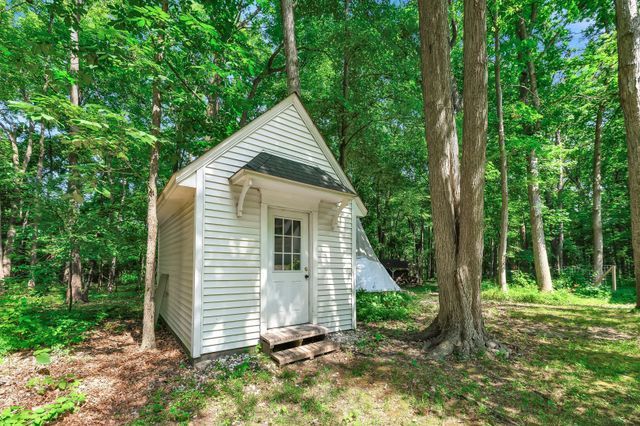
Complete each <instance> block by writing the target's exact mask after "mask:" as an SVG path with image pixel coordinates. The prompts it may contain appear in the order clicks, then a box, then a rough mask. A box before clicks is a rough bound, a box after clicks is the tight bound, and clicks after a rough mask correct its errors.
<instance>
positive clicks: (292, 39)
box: [280, 0, 300, 95]
mask: <svg viewBox="0 0 640 426" xmlns="http://www.w3.org/2000/svg"><path fill="white" fill-rule="evenodd" d="M280 6H281V8H282V31H283V34H284V53H285V56H286V69H287V90H288V92H289V94H291V93H297V94H298V95H300V76H299V73H298V48H297V47H296V33H295V20H294V18H293V0H280Z"/></svg>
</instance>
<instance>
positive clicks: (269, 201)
mask: <svg viewBox="0 0 640 426" xmlns="http://www.w3.org/2000/svg"><path fill="white" fill-rule="evenodd" d="M260 192H261V202H260V333H265V332H266V331H267V328H268V327H267V315H266V314H267V298H266V291H267V282H268V279H269V264H270V261H269V252H270V248H269V209H277V210H286V211H291V212H295V213H306V214H308V215H309V216H308V231H307V233H308V238H307V239H308V241H309V251H308V253H309V255H308V262H309V283H308V285H309V322H310V323H311V324H317V321H318V310H317V300H318V299H317V288H318V285H317V271H316V269H317V264H318V249H317V246H318V244H317V241H318V204H319V201H308V200H299V201H298V202H296V203H295V205H296V206H299V207H300V208H291V202H290V201H291V200H289V199H286V198H285V197H286V196H285V197H280V196H278V195H280V194H276V193H272V192H270V191H269V192H267V191H262V190H261V191H260Z"/></svg>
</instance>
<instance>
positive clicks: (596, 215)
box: [591, 103, 604, 282]
mask: <svg viewBox="0 0 640 426" xmlns="http://www.w3.org/2000/svg"><path fill="white" fill-rule="evenodd" d="M603 115H604V103H602V104H600V105H599V106H598V113H597V115H596V131H595V137H594V143H593V210H592V212H591V223H592V228H593V273H594V276H595V277H594V278H595V281H596V282H598V281H599V280H600V278H601V277H602V274H603V273H604V270H603V269H604V239H603V236H602V157H601V146H602V118H603Z"/></svg>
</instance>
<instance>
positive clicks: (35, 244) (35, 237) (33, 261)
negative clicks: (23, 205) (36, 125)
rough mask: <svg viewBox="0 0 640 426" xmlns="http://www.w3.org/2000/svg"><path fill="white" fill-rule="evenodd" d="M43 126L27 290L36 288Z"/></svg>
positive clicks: (42, 167)
mask: <svg viewBox="0 0 640 426" xmlns="http://www.w3.org/2000/svg"><path fill="white" fill-rule="evenodd" d="M46 89H47V83H45V92H46ZM45 130H46V129H45V126H44V123H42V122H41V123H40V139H39V143H38V148H39V151H38V165H37V168H36V189H37V191H38V194H37V195H36V213H35V215H34V216H35V217H34V222H33V235H32V236H31V249H30V258H31V259H30V261H29V265H30V272H29V274H30V276H29V284H28V285H29V288H34V287H35V286H36V278H35V267H36V264H37V263H38V229H39V225H40V217H39V216H40V212H39V209H40V207H39V204H40V196H41V192H42V173H43V170H44V139H45Z"/></svg>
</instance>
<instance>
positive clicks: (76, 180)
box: [67, 0, 88, 306]
mask: <svg viewBox="0 0 640 426" xmlns="http://www.w3.org/2000/svg"><path fill="white" fill-rule="evenodd" d="M81 4H82V0H78V1H77V2H76V5H75V6H76V8H78V9H79V7H80V5H81ZM72 18H73V19H72V25H71V31H70V40H71V48H70V50H69V73H70V74H71V77H72V78H73V83H71V88H70V91H69V100H70V101H71V103H72V104H73V105H75V106H79V105H80V88H79V86H78V79H79V76H78V72H79V71H80V59H79V57H78V53H79V43H78V42H79V40H78V31H79V28H80V11H79V10H76V11H75V12H74V13H73V14H72ZM75 131H76V129H75V128H74V127H73V126H72V127H71V132H72V133H73V132H75ZM77 164H78V156H77V154H76V153H75V152H73V151H72V152H71V154H69V169H70V174H71V175H70V177H69V185H68V188H67V189H68V192H69V194H70V195H71V197H70V198H71V208H72V210H73V212H72V227H73V226H74V225H75V223H76V222H77V219H78V216H79V215H80V203H81V200H82V195H81V190H80V176H79V172H78V170H77V167H76V165H77ZM70 261H71V269H70V277H69V284H68V288H67V303H68V304H69V306H71V305H72V304H73V302H77V301H84V302H86V301H87V300H88V299H87V294H85V293H84V292H83V291H82V288H83V286H82V259H81V257H80V249H79V247H78V242H77V241H76V240H75V238H73V239H72V241H71V255H70Z"/></svg>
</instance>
